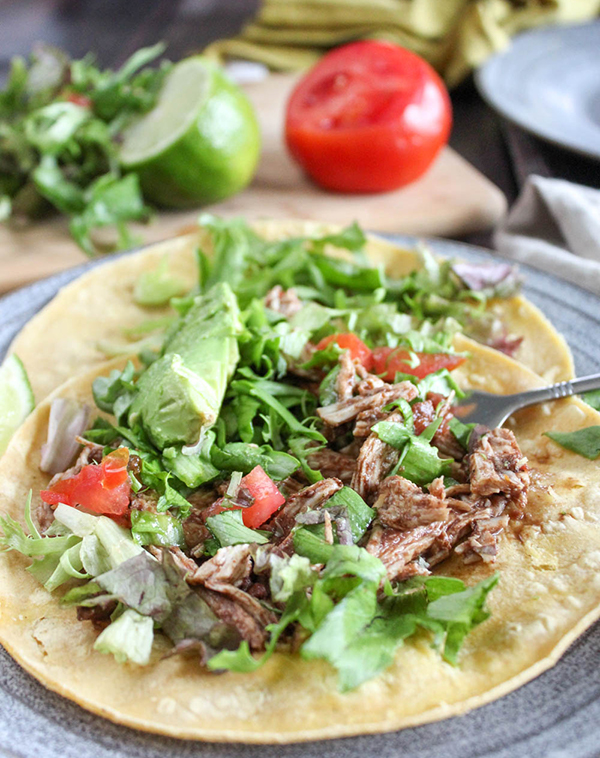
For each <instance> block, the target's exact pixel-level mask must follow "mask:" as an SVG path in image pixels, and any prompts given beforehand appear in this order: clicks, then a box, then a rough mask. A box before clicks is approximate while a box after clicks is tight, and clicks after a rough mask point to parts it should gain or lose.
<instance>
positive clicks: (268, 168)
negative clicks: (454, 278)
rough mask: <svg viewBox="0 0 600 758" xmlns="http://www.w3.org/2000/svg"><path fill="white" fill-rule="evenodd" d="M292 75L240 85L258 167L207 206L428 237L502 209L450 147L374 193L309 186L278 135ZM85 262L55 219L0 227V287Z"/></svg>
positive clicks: (158, 224) (154, 226) (176, 220)
mask: <svg viewBox="0 0 600 758" xmlns="http://www.w3.org/2000/svg"><path fill="white" fill-rule="evenodd" d="M294 81H295V77H294V76H290V75H283V74H274V75H271V76H270V77H269V78H268V79H265V80H264V81H262V82H258V83H253V84H249V85H246V90H247V92H248V95H249V96H250V98H251V100H252V101H253V103H254V105H255V107H256V111H257V114H258V118H259V120H260V123H261V127H262V133H263V151H262V157H261V161H260V165H259V167H258V171H257V173H256V176H255V178H254V181H253V182H252V184H251V186H250V187H248V188H247V189H246V190H245V191H244V192H241V193H240V194H239V195H236V196H235V197H233V198H230V199H229V200H226V201H225V202H222V203H218V204H216V205H214V206H210V207H209V208H206V210H210V211H211V212H213V213H218V214H222V215H224V216H246V217H247V218H251V219H254V218H260V217H273V218H292V217H293V218H305V219H314V220H317V221H329V222H332V223H339V224H348V223H351V222H352V221H358V222H359V223H360V224H361V225H362V226H364V227H365V228H366V229H370V230H373V231H382V232H404V233H406V234H416V235H424V236H425V235H428V236H429V235H432V236H460V235H462V234H468V233H470V232H475V231H481V230H484V229H488V228H490V227H491V226H492V225H493V224H494V223H495V222H496V221H497V220H498V219H499V218H500V216H501V215H502V214H503V213H504V211H505V209H506V200H505V198H504V195H503V194H502V193H501V192H500V190H499V189H498V188H497V187H496V186H495V185H493V184H492V183H491V182H490V181H488V179H486V178H485V177H484V176H483V175H482V174H481V173H479V171H477V170H476V169H475V168H474V167H473V166H471V165H470V164H469V163H467V161H465V160H464V159H463V158H461V157H460V156H459V155H458V154H457V153H455V152H454V151H453V150H451V149H450V148H446V149H445V150H444V151H443V152H442V153H441V154H440V156H439V157H438V159H437V160H436V162H435V163H434V165H433V166H432V167H431V169H430V170H429V171H428V172H427V174H425V176H423V177H422V178H421V179H420V180H419V181H417V182H415V183H414V184H411V185H409V186H408V187H405V188H403V189H400V190H397V191H394V192H388V193H385V194H380V195H341V194H334V193H330V192H325V191H324V190H320V189H319V188H318V187H316V186H314V185H313V184H312V183H311V182H310V181H309V180H308V179H307V178H306V177H305V176H304V175H303V173H302V172H301V170H300V169H299V168H298V167H297V166H296V165H295V164H294V163H293V162H292V160H291V159H290V158H289V156H288V154H287V152H286V150H285V146H284V144H283V140H282V134H283V126H282V125H283V114H284V110H285V103H286V100H287V97H288V94H289V92H290V90H291V88H292V86H293V84H294ZM197 217H198V210H193V211H186V212H184V213H181V212H161V213H158V214H157V215H156V217H155V218H154V220H153V221H152V222H151V223H150V224H149V225H147V226H138V227H137V229H136V231H137V233H138V236H139V238H140V240H141V241H143V242H145V243H149V242H155V241H158V240H161V239H166V238H168V237H170V236H174V235H176V234H178V233H181V231H182V230H185V229H186V227H188V228H189V226H190V225H193V224H195V222H196V219H197ZM84 260H86V258H85V256H84V255H83V253H81V251H80V250H79V249H78V248H77V246H76V245H75V243H74V242H73V241H72V239H71V238H70V236H69V233H68V230H67V225H66V223H65V220H64V219H62V218H58V217H56V218H53V219H51V220H49V221H43V222H38V223H35V224H30V225H28V226H25V227H23V228H19V229H16V228H14V227H12V228H11V227H7V226H0V292H6V291H8V290H10V289H13V288H15V287H19V286H21V285H24V284H27V283H29V282H32V281H35V280H36V279H40V278H42V277H45V276H48V275H50V274H53V273H56V272H57V271H61V270H63V269H65V268H68V267H70V266H74V265H77V264H79V263H82V262H83V261H84Z"/></svg>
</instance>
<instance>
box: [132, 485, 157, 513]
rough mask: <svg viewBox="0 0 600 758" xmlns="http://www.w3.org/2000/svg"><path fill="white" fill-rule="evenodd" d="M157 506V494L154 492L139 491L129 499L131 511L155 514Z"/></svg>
mask: <svg viewBox="0 0 600 758" xmlns="http://www.w3.org/2000/svg"><path fill="white" fill-rule="evenodd" d="M157 504H158V493H157V492H155V491H154V490H140V491H139V492H136V493H135V494H133V495H132V497H131V505H130V508H131V510H133V511H148V512H149V513H156V512H157V511H156V506H157Z"/></svg>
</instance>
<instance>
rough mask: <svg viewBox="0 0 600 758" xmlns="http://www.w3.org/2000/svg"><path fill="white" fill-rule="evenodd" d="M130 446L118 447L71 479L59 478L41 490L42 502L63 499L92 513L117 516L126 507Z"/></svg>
mask: <svg viewBox="0 0 600 758" xmlns="http://www.w3.org/2000/svg"><path fill="white" fill-rule="evenodd" d="M128 462H129V450H128V449H127V448H126V447H120V448H118V449H117V450H114V451H113V452H112V453H109V454H108V455H106V456H105V457H104V459H103V460H102V463H101V464H100V465H99V466H98V465H96V464H90V465H89V466H84V467H83V468H82V469H81V471H80V472H79V473H78V474H76V475H75V476H72V477H71V478H70V479H62V480H61V481H58V482H56V484H53V485H52V487H50V489H47V490H42V492H41V493H40V496H41V498H42V500H43V501H44V502H45V503H49V504H50V505H58V503H64V504H65V505H71V506H73V507H80V508H82V509H84V510H86V511H91V512H92V513H99V514H101V515H103V516H111V517H113V518H115V517H116V518H118V517H121V516H124V515H125V514H126V513H127V510H128V508H129V499H130V495H131V480H130V479H129V474H128V473H127V464H128Z"/></svg>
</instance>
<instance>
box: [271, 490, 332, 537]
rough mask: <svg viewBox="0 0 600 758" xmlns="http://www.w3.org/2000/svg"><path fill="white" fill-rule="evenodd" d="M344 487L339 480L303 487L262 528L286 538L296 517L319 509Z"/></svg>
mask: <svg viewBox="0 0 600 758" xmlns="http://www.w3.org/2000/svg"><path fill="white" fill-rule="evenodd" d="M343 486H344V485H343V484H342V482H341V481H340V480H339V479H335V478H329V479H321V481H320V482H315V484H311V485H310V487H305V488H304V489H303V490H300V492H297V493H296V494H295V495H291V496H290V497H289V498H288V499H287V501H286V502H285V503H284V504H283V505H282V507H281V508H280V509H279V511H278V512H277V513H276V514H275V516H273V517H272V518H271V519H270V520H269V521H267V523H266V524H265V526H264V528H265V529H268V530H269V531H270V532H273V534H274V535H275V536H276V537H286V536H287V535H288V534H289V533H290V531H291V529H292V527H293V526H294V525H295V523H296V516H297V515H298V514H299V513H304V511H308V510H310V509H313V508H320V507H321V506H322V505H323V504H324V503H326V502H327V501H328V500H329V498H330V497H331V496H332V495H335V493H336V492H337V491H338V490H341V489H342V487H343Z"/></svg>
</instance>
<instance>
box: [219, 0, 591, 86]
mask: <svg viewBox="0 0 600 758" xmlns="http://www.w3.org/2000/svg"><path fill="white" fill-rule="evenodd" d="M598 13H600V0H263V2H262V5H261V7H260V10H259V12H258V15H257V16H256V18H255V19H254V20H253V21H252V22H251V23H250V24H248V25H247V26H246V27H245V28H244V29H243V30H242V32H241V34H239V35H238V36H237V37H235V38H234V39H230V40H220V41H218V42H214V43H213V44H212V45H210V46H209V47H208V48H207V49H206V51H205V52H206V54H208V55H210V56H212V57H214V58H216V59H218V60H219V61H221V62H224V61H225V60H230V59H232V58H233V59H244V60H251V61H258V62H260V63H264V64H265V65H267V66H269V68H272V69H276V70H279V71H296V70H301V69H304V68H308V67H309V66H311V65H313V63H315V62H316V61H317V60H318V58H319V57H320V56H321V55H322V54H323V53H324V52H325V51H326V50H329V49H330V48H332V47H335V46H336V45H342V44H344V43H346V42H351V41H352V40H356V39H364V38H378V39H386V40H389V41H391V42H396V43H397V44H399V45H402V46H403V47H407V48H409V49H410V50H413V51H414V52H416V53H418V54H419V55H421V56H423V57H424V58H425V59H426V60H428V61H429V62H430V63H431V64H432V65H433V66H434V67H435V68H436V69H437V70H438V71H440V72H441V73H442V75H443V76H444V78H445V80H446V82H447V83H448V84H449V85H450V86H453V85H455V84H457V83H458V82H460V81H461V79H463V78H464V77H465V76H466V75H467V74H468V73H469V71H470V70H471V69H472V68H475V67H476V66H479V65H480V64H481V63H483V61H484V60H485V59H486V58H487V57H488V56H489V55H491V54H492V53H494V52H495V51H497V50H501V49H502V48H504V47H506V46H507V45H508V43H509V40H510V37H511V36H512V35H513V34H516V33H517V32H519V31H522V30H523V29H529V28H531V27H534V26H542V25H544V24H555V23H570V22H577V21H584V20H586V19H588V18H591V17H593V16H595V15H597V14H598Z"/></svg>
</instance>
